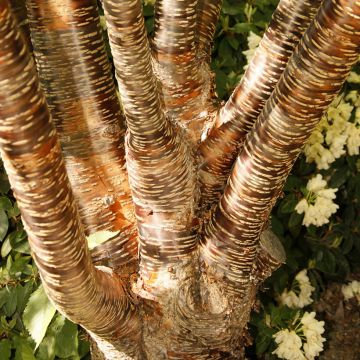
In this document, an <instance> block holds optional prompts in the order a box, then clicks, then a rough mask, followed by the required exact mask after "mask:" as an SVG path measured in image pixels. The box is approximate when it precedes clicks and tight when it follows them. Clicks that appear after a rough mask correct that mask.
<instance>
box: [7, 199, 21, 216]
mask: <svg viewBox="0 0 360 360" xmlns="http://www.w3.org/2000/svg"><path fill="white" fill-rule="evenodd" d="M19 215H20V209H19V207H18V204H17V202H16V203H15V204H14V206H13V207H12V208H11V209H9V210H8V216H9V218H16V217H17V216H19Z"/></svg>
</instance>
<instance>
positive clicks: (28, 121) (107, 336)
mask: <svg viewBox="0 0 360 360" xmlns="http://www.w3.org/2000/svg"><path fill="white" fill-rule="evenodd" d="M0 48H1V52H0V103H1V105H0V118H1V122H0V139H1V140H0V151H1V157H2V159H3V161H4V165H5V168H6V170H7V173H8V175H9V180H10V183H11V184H12V188H13V191H14V195H15V197H16V199H17V202H18V205H19V208H20V210H21V215H22V220H23V223H24V226H25V229H26V232H27V233H28V235H29V242H30V245H31V249H32V254H33V258H34V259H35V262H36V264H37V266H38V268H39V271H40V275H41V278H42V281H43V284H44V286H45V290H46V292H47V294H48V295H49V297H50V299H51V300H52V301H53V303H54V305H55V306H56V307H57V309H59V310H60V311H61V312H62V313H64V314H65V315H66V316H67V317H68V318H70V319H71V320H72V321H74V322H77V323H79V324H81V325H82V326H83V327H85V328H86V329H87V330H88V331H89V332H91V333H92V334H94V335H96V336H98V337H101V338H103V339H104V340H105V341H110V342H112V343H113V344H115V345H116V346H117V347H118V350H119V349H121V351H125V352H127V353H129V354H132V355H133V356H136V354H138V353H139V349H138V347H137V345H136V344H137V343H138V341H139V338H140V328H139V321H138V318H137V315H136V310H135V307H134V305H133V304H132V300H131V298H130V296H129V295H128V289H127V288H126V284H124V283H123V282H122V281H121V279H120V278H119V277H118V276H117V275H116V274H114V273H112V272H110V271H105V272H104V271H101V270H99V269H97V268H95V267H94V266H93V264H92V262H91V257H90V254H89V250H88V248H87V245H86V239H85V234H84V231H83V228H82V226H81V223H80V217H79V214H78V210H77V206H76V203H75V200H74V197H73V194H72V191H71V187H70V183H69V180H68V177H67V175H66V170H65V165H64V160H63V157H62V155H61V148H60V144H59V142H58V139H57V136H56V131H55V128H54V125H53V123H52V120H51V116H50V112H49V110H48V107H47V104H46V101H45V97H44V95H43V93H42V91H41V89H40V84H39V81H38V77H37V74H36V69H35V65H34V62H33V60H32V58H31V57H30V55H29V53H28V50H27V48H26V46H25V42H24V39H23V38H22V36H21V34H20V33H19V31H18V30H17V27H16V24H15V21H14V18H13V17H12V15H11V12H10V9H9V3H8V1H7V0H1V1H0ZM109 270H110V269H109ZM85 299H86V306H85V307H84V300H85Z"/></svg>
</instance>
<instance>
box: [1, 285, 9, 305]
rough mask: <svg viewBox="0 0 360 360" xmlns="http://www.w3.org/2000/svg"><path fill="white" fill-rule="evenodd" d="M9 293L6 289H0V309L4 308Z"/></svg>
mask: <svg viewBox="0 0 360 360" xmlns="http://www.w3.org/2000/svg"><path fill="white" fill-rule="evenodd" d="M9 295H10V294H9V291H8V289H7V288H6V287H3V288H2V289H0V308H2V307H3V306H4V304H5V303H6V302H7V301H8V298H9Z"/></svg>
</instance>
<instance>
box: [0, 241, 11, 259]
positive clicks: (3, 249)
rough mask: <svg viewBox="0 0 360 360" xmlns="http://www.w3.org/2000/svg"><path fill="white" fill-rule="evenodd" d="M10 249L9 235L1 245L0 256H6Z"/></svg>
mask: <svg viewBox="0 0 360 360" xmlns="http://www.w3.org/2000/svg"><path fill="white" fill-rule="evenodd" d="M10 251H11V244H10V238H9V236H8V237H6V239H5V241H4V242H3V244H2V246H1V257H2V258H6V257H7V256H8V255H9V253H10Z"/></svg>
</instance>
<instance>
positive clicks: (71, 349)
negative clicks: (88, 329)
mask: <svg viewBox="0 0 360 360" xmlns="http://www.w3.org/2000/svg"><path fill="white" fill-rule="evenodd" d="M77 334H78V330H77V325H76V324H74V323H72V322H71V321H69V320H67V319H65V321H64V325H63V326H62V328H61V330H60V331H59V332H58V334H57V336H56V343H55V354H56V355H57V356H59V357H61V358H67V357H70V356H75V355H77V353H78V336H77Z"/></svg>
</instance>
